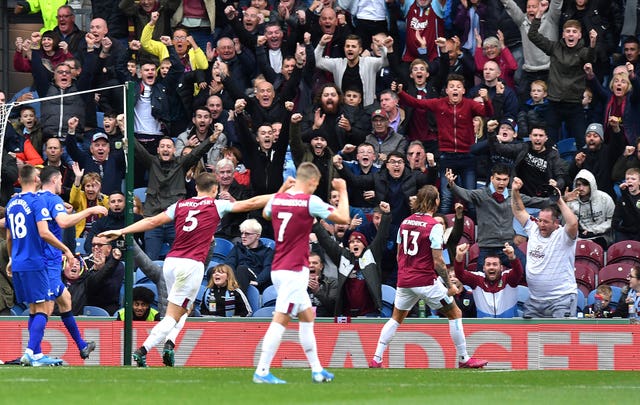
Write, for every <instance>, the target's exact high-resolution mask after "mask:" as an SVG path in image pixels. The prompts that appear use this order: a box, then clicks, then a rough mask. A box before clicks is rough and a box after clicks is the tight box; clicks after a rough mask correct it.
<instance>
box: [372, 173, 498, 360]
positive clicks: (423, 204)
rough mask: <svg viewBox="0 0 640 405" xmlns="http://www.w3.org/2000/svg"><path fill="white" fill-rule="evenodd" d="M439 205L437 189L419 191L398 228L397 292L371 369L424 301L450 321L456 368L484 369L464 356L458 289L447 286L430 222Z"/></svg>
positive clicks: (439, 230)
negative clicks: (412, 210)
mask: <svg viewBox="0 0 640 405" xmlns="http://www.w3.org/2000/svg"><path fill="white" fill-rule="evenodd" d="M439 205H440V195H439V193H438V189H437V188H435V187H434V186H430V185H427V186H424V187H422V188H421V189H420V190H418V195H417V198H416V200H415V201H414V202H413V208H414V214H412V215H410V216H409V217H408V218H406V219H405V220H404V221H402V223H401V224H400V229H399V230H398V237H397V242H398V288H397V290H396V298H395V302H394V303H393V314H392V315H391V319H389V320H388V321H387V323H386V324H385V325H384V326H383V327H382V331H381V332H380V338H379V339H378V346H377V347H376V353H375V354H374V356H373V359H372V360H371V362H370V363H369V367H371V368H380V367H382V355H383V354H384V351H385V350H386V348H387V346H388V345H389V342H391V339H393V336H394V335H395V334H396V330H398V326H400V324H401V323H402V321H404V319H405V318H406V317H407V315H408V314H409V311H410V310H411V308H413V306H414V305H415V304H416V303H417V302H418V300H420V299H424V300H425V303H426V304H427V305H428V306H429V308H431V309H436V310H437V309H440V312H441V313H443V314H444V315H445V316H446V317H447V318H449V334H450V335H451V339H452V340H453V343H454V344H455V345H456V352H457V354H458V367H460V368H482V367H484V366H486V365H487V361H486V360H477V359H474V358H473V357H470V356H469V355H468V354H467V340H466V338H465V336H464V330H463V328H462V312H461V311H460V309H459V308H458V306H457V305H456V303H455V300H454V299H453V297H452V296H453V295H456V294H457V293H458V288H457V287H456V286H455V285H450V284H449V277H448V275H447V268H446V266H445V264H444V260H443V259H442V249H443V246H444V242H443V233H444V229H443V227H442V225H441V224H439V223H438V222H437V221H436V220H435V219H433V214H434V213H435V212H436V211H437V210H438V206H439ZM438 276H440V278H441V280H440V279H439V278H438ZM443 282H444V284H443Z"/></svg>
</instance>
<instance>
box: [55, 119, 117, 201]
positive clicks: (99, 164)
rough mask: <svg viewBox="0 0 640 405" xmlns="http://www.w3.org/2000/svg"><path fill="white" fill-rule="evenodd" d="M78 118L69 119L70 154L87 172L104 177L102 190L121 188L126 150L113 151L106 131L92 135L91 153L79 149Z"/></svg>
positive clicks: (110, 190)
mask: <svg viewBox="0 0 640 405" xmlns="http://www.w3.org/2000/svg"><path fill="white" fill-rule="evenodd" d="M78 122H79V120H78V118H77V117H71V118H69V121H68V124H67V125H68V128H69V132H68V133H67V139H66V140H65V145H66V146H67V151H68V152H69V156H71V158H72V159H73V160H74V161H76V162H77V163H78V164H79V165H80V168H81V169H83V170H84V171H85V172H87V173H89V172H94V173H99V174H100V177H101V178H102V190H104V191H105V192H106V193H110V192H112V191H116V190H120V188H121V187H122V179H123V178H124V174H125V168H126V165H125V159H124V151H123V150H122V149H116V150H114V151H113V152H111V146H110V144H109V137H108V136H107V134H105V133H104V132H95V133H94V134H93V135H92V137H91V146H90V147H89V154H87V153H84V152H82V151H80V149H78V145H77V143H76V128H77V127H78Z"/></svg>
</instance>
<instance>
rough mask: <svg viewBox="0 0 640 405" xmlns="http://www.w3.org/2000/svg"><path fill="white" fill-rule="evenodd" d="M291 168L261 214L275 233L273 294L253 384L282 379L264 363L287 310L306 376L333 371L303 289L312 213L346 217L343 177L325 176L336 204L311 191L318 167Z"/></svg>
mask: <svg viewBox="0 0 640 405" xmlns="http://www.w3.org/2000/svg"><path fill="white" fill-rule="evenodd" d="M296 173H297V178H296V183H295V186H294V187H293V188H292V189H291V190H289V191H287V192H283V193H278V194H276V195H275V196H273V198H272V199H271V200H270V201H269V202H268V203H267V206H266V207H265V208H264V211H263V214H262V215H263V216H264V217H265V219H270V220H272V222H273V233H274V235H275V237H276V238H275V241H276V252H275V255H274V257H273V264H272V265H271V280H272V281H273V285H274V286H275V288H276V291H277V293H278V298H277V299H276V308H275V313H274V315H273V320H272V321H271V324H270V325H269V329H267V333H266V334H265V336H264V340H263V341H262V353H261V354H260V361H259V362H258V367H257V368H256V371H255V373H254V374H253V382H255V383H258V384H284V383H286V381H284V380H281V379H279V378H277V377H276V376H274V375H273V374H271V372H270V371H269V368H270V367H271V361H272V360H273V357H274V356H275V355H276V352H277V351H278V346H280V341H281V340H282V335H283V334H284V331H285V330H286V328H287V325H288V324H289V321H290V320H291V317H293V316H297V317H298V319H299V321H300V322H299V329H298V336H299V339H300V345H301V346H302V348H303V349H304V353H305V355H306V356H307V360H308V361H309V365H310V366H311V380H312V381H313V382H317V383H322V382H329V381H332V380H333V374H331V373H330V372H328V371H327V370H325V369H324V368H322V365H321V364H320V360H319V359H318V350H317V346H316V337H315V334H314V332H313V320H314V313H313V309H312V307H311V300H310V299H309V294H307V285H308V283H309V234H310V233H311V227H312V226H313V221H314V217H319V218H322V219H329V220H330V221H332V222H334V223H340V224H347V223H349V221H350V218H349V198H348V196H347V183H345V181H344V180H343V179H334V180H333V181H332V182H331V185H332V186H333V189H334V190H337V191H338V193H339V194H340V197H339V201H338V206H337V207H334V206H333V205H330V204H327V203H325V202H323V201H322V200H321V199H320V198H319V197H318V196H315V195H313V192H314V191H315V189H316V188H317V187H318V184H319V182H320V171H319V170H318V168H317V167H316V166H315V165H314V164H313V163H311V162H305V163H302V164H301V165H300V166H299V167H298V169H297V172H296Z"/></svg>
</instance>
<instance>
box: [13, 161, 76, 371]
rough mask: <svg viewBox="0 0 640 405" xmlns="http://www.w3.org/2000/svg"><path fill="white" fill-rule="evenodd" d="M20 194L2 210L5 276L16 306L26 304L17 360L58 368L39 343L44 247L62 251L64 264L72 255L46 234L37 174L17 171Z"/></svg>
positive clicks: (43, 320)
mask: <svg viewBox="0 0 640 405" xmlns="http://www.w3.org/2000/svg"><path fill="white" fill-rule="evenodd" d="M19 180H20V185H21V186H22V192H21V193H19V194H17V195H16V196H14V197H13V198H11V200H10V201H9V203H8V204H7V208H6V228H7V251H8V252H10V253H11V258H10V259H9V264H8V265H7V273H8V274H10V275H12V277H13V285H14V288H15V292H16V299H17V301H18V302H27V303H29V310H30V311H29V312H30V316H29V323H28V328H29V342H28V344H27V349H26V350H25V353H24V355H23V356H22V357H21V358H20V364H22V365H23V366H34V367H38V366H52V365H61V364H62V360H60V359H52V358H49V357H47V356H44V355H43V354H42V350H41V347H40V345H41V342H42V338H43V337H44V330H45V327H46V326H47V320H48V316H47V300H50V299H51V290H50V289H49V278H48V276H47V269H46V266H45V261H44V245H45V242H46V243H49V244H51V245H53V246H55V247H56V248H58V249H60V250H62V251H63V252H64V254H65V256H66V257H67V260H70V261H71V262H73V261H74V260H75V258H74V257H73V254H72V253H71V251H70V250H69V248H67V247H66V246H65V245H64V244H63V243H62V242H60V241H59V240H58V239H57V238H56V237H55V236H54V235H53V234H52V233H51V231H49V227H48V226H47V223H46V221H44V220H43V218H45V217H46V216H48V215H49V214H48V210H47V208H46V207H45V206H44V204H43V202H42V199H40V197H38V195H37V194H36V188H37V186H38V183H39V178H38V173H37V171H36V169H35V168H34V167H33V166H31V165H24V166H23V167H22V168H20V175H19Z"/></svg>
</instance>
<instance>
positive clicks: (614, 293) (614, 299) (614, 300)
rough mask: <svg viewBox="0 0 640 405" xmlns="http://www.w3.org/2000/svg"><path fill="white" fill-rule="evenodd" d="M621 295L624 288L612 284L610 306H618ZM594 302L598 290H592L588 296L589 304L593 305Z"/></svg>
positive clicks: (614, 307) (612, 307)
mask: <svg viewBox="0 0 640 405" xmlns="http://www.w3.org/2000/svg"><path fill="white" fill-rule="evenodd" d="M621 295H622V288H620V287H616V286H615V285H612V286H611V303H609V306H610V307H611V309H616V308H617V307H618V302H619V301H620V296H621ZM594 302H596V290H591V292H590V293H589V295H588V296H587V306H589V305H593V303H594Z"/></svg>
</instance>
